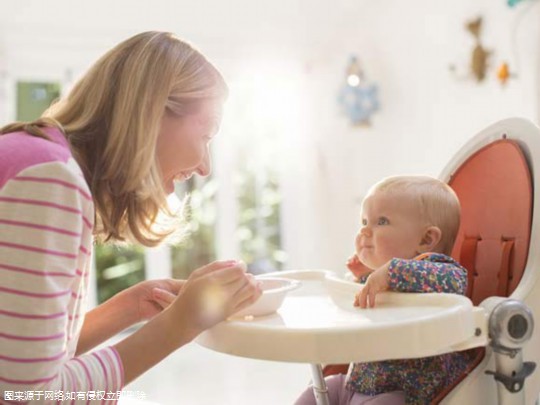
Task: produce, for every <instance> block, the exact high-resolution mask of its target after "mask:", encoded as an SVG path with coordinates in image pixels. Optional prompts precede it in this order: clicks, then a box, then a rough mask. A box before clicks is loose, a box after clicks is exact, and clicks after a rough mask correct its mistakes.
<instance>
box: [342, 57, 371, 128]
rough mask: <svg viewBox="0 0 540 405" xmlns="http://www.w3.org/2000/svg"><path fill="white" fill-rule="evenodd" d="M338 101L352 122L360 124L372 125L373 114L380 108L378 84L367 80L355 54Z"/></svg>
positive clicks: (350, 62)
mask: <svg viewBox="0 0 540 405" xmlns="http://www.w3.org/2000/svg"><path fill="white" fill-rule="evenodd" d="M338 102H339V105H340V107H341V110H342V112H343V113H344V114H345V115H346V116H347V117H348V118H349V120H350V122H351V124H353V125H358V126H370V125H371V115H372V114H373V113H374V112H375V111H377V110H378V109H379V100H378V94H377V86H376V85H375V84H373V83H369V82H368V81H367V80H366V78H365V76H364V72H363V70H362V68H361V67H360V63H359V62H358V58H357V57H356V56H354V55H353V56H351V58H350V60H349V64H348V66H347V70H346V75H345V82H344V83H343V85H342V87H341V90H340V92H339V98H338Z"/></svg>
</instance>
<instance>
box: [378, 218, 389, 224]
mask: <svg viewBox="0 0 540 405" xmlns="http://www.w3.org/2000/svg"><path fill="white" fill-rule="evenodd" d="M377 224H378V225H388V224H389V222H388V218H385V217H381V218H379V220H378V221H377Z"/></svg>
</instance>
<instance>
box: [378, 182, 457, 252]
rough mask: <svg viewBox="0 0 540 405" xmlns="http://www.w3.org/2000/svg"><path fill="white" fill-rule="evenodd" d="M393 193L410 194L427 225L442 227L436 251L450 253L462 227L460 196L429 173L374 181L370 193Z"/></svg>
mask: <svg viewBox="0 0 540 405" xmlns="http://www.w3.org/2000/svg"><path fill="white" fill-rule="evenodd" d="M379 192H384V193H392V194H393V195H396V196H398V197H399V198H403V197H405V198H407V197H408V198H410V201H412V203H413V204H414V205H415V206H416V207H417V208H418V212H419V214H420V217H421V220H422V221H424V222H425V225H427V226H436V227H438V228H439V229H440V230H441V234H442V235H441V240H440V242H439V243H438V245H437V246H436V251H439V252H441V253H444V254H446V255H450V254H451V253H452V248H453V247H454V243H455V241H456V237H457V234H458V230H459V222H460V216H461V208H460V204H459V199H458V197H457V195H456V193H455V192H454V190H452V188H450V186H449V185H448V184H446V183H445V182H443V181H441V180H438V179H436V178H433V177H429V176H392V177H387V178H385V179H383V180H381V181H380V182H378V183H377V184H375V185H374V186H373V187H372V188H371V189H370V191H369V193H368V195H371V194H374V193H379Z"/></svg>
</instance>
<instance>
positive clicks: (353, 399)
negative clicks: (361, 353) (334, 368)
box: [294, 374, 405, 405]
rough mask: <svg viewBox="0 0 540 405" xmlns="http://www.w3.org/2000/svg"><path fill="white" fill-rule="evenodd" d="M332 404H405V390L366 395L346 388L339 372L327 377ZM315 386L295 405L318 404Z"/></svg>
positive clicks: (303, 394)
mask: <svg viewBox="0 0 540 405" xmlns="http://www.w3.org/2000/svg"><path fill="white" fill-rule="evenodd" d="M325 381H326V386H327V387H328V399H329V401H330V405H364V404H365V405H404V404H405V393H404V392H403V391H394V392H385V393H384V394H379V395H374V396H370V395H364V394H360V393H358V392H354V391H349V390H348V389H347V388H345V375H344V374H337V375H331V376H330V377H326V378H325ZM316 404H317V402H316V401H315V394H313V387H312V386H309V387H308V388H307V389H306V390H305V391H304V392H303V393H302V395H300V397H299V398H298V399H297V400H296V402H295V403H294V405H316Z"/></svg>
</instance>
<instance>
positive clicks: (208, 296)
mask: <svg viewBox="0 0 540 405" xmlns="http://www.w3.org/2000/svg"><path fill="white" fill-rule="evenodd" d="M156 293H157V295H160V296H159V300H160V301H159V302H160V305H165V306H166V305H168V308H167V310H168V311H169V310H170V311H174V312H175V313H176V315H175V316H178V317H180V319H182V320H183V321H184V324H185V325H189V327H190V328H191V329H192V331H193V333H194V334H195V335H196V334H199V333H200V332H202V331H203V330H206V329H208V328H210V327H212V326H214V325H215V324H217V323H219V322H221V321H223V320H225V319H227V318H228V317H229V316H231V315H233V314H234V313H235V312H238V311H240V310H241V309H243V308H245V307H247V306H249V305H250V304H252V303H253V302H255V301H256V300H257V299H258V298H259V297H260V295H261V293H262V291H261V288H260V284H259V283H258V282H257V281H256V280H255V278H254V277H253V275H251V274H247V273H246V272H245V265H244V264H243V263H241V262H237V261H216V262H213V263H210V264H208V265H206V266H204V267H201V268H199V269H197V270H195V271H194V272H193V273H191V275H190V276H189V278H188V279H187V280H186V282H185V284H184V285H183V286H182V288H181V291H180V293H179V294H178V296H177V297H176V298H173V297H172V295H171V294H161V292H157V291H156Z"/></svg>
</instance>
